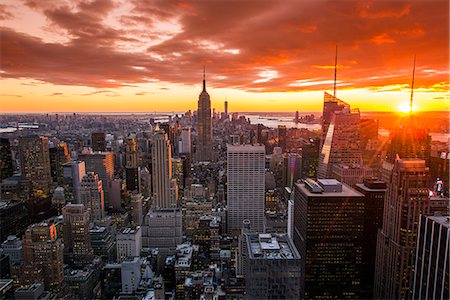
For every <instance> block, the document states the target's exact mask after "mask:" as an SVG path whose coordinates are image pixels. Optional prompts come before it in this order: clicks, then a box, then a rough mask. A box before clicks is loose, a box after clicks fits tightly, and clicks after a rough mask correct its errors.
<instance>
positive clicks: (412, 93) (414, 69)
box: [409, 55, 416, 115]
mask: <svg viewBox="0 0 450 300" xmlns="http://www.w3.org/2000/svg"><path fill="white" fill-rule="evenodd" d="M415 73H416V55H414V65H413V75H412V82H411V98H410V99H409V114H410V115H412V112H413V97H414V75H415Z"/></svg>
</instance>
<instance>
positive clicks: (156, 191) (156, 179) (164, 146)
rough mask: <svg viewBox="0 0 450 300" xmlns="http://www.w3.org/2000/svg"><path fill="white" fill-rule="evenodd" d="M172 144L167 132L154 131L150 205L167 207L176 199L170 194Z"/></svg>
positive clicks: (173, 203) (172, 205)
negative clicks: (151, 197) (151, 199)
mask: <svg viewBox="0 0 450 300" xmlns="http://www.w3.org/2000/svg"><path fill="white" fill-rule="evenodd" d="M171 149H172V146H171V144H170V141H169V139H168V138H167V134H166V133H164V131H162V130H158V131H156V132H155V135H154V136H153V143H152V181H153V202H152V207H155V208H168V207H175V206H176V204H177V203H176V199H175V198H173V197H171V196H170V194H171V193H170V189H171V186H172V150H171Z"/></svg>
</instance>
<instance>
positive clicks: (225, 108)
mask: <svg viewBox="0 0 450 300" xmlns="http://www.w3.org/2000/svg"><path fill="white" fill-rule="evenodd" d="M223 111H224V114H225V118H226V119H228V101H227V100H225V102H224V103H223Z"/></svg>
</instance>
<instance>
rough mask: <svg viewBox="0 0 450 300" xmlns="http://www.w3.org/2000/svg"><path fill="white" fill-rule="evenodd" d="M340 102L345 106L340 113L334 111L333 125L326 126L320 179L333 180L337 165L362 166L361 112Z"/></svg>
mask: <svg viewBox="0 0 450 300" xmlns="http://www.w3.org/2000/svg"><path fill="white" fill-rule="evenodd" d="M339 101H340V102H341V103H343V104H342V105H344V104H345V106H344V107H343V108H342V110H340V111H334V112H333V114H332V117H331V123H330V124H329V126H325V127H326V128H327V133H326V136H325V140H324V142H323V144H322V148H321V151H320V155H319V170H318V177H319V178H332V175H333V166H334V165H335V164H346V165H362V155H361V149H360V139H359V120H360V115H359V110H358V109H350V106H349V105H348V104H347V103H345V102H343V101H341V100H339ZM331 103H335V102H331ZM324 109H325V108H324ZM324 124H326V122H325V117H324Z"/></svg>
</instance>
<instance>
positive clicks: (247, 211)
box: [227, 145, 265, 233]
mask: <svg viewBox="0 0 450 300" xmlns="http://www.w3.org/2000/svg"><path fill="white" fill-rule="evenodd" d="M227 177H228V184H227V197H228V201H227V202H228V222H227V223H228V230H229V231H231V230H235V229H240V228H241V227H242V221H243V220H245V219H248V220H250V229H251V231H254V232H259V233H263V232H264V198H265V147H264V146H260V145H257V146H256V145H255V146H254V145H228V146H227Z"/></svg>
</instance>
